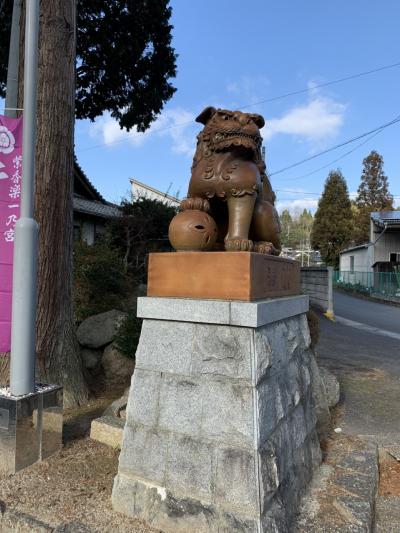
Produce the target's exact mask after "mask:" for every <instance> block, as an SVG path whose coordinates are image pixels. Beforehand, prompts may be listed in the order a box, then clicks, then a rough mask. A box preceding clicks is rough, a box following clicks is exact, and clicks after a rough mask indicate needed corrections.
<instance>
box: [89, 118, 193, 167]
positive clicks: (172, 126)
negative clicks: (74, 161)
mask: <svg viewBox="0 0 400 533" xmlns="http://www.w3.org/2000/svg"><path fill="white" fill-rule="evenodd" d="M194 119H195V115H194V114H193V113H191V112H190V111H187V110H186V109H182V108H175V109H167V110H165V111H164V112H163V113H161V115H160V116H159V117H158V118H157V120H156V121H155V122H154V123H153V124H152V125H151V126H150V128H149V129H148V130H147V131H145V132H144V133H142V132H138V131H137V129H132V130H131V131H130V132H127V131H125V130H121V128H120V127H119V125H118V122H117V121H116V120H115V119H113V118H112V117H111V116H110V114H109V113H105V114H104V115H103V116H102V117H100V118H99V119H97V120H96V122H95V123H93V124H91V125H90V129H89V134H90V135H91V137H95V138H99V137H100V138H101V139H102V141H103V142H104V144H105V145H106V146H108V147H113V146H118V144H119V143H121V142H127V143H130V144H131V145H132V146H134V147H139V146H142V145H143V144H144V143H145V142H147V141H148V140H150V139H151V138H152V136H153V135H158V136H162V137H168V138H169V139H170V141H171V149H172V151H174V152H175V153H178V154H184V155H187V156H189V157H192V156H193V153H194V149H195V133H194V132H193V131H192V130H193V126H194Z"/></svg>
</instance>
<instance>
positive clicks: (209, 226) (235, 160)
mask: <svg viewBox="0 0 400 533" xmlns="http://www.w3.org/2000/svg"><path fill="white" fill-rule="evenodd" d="M196 121H197V122H200V123H201V124H204V128H203V130H202V131H201V132H200V133H199V135H198V137H197V139H198V143H197V149H196V153H195V155H194V159H193V165H192V177H191V179H190V183H189V191H188V197H187V198H186V199H185V200H183V201H182V203H181V211H182V212H181V213H179V214H178V215H177V216H176V217H175V218H174V219H173V220H172V222H171V226H170V231H169V236H170V240H171V243H172V245H173V246H174V248H176V249H177V250H178V251H179V250H223V249H225V250H227V251H255V252H261V253H266V254H274V255H279V252H280V240H279V231H280V229H279V219H278V215H277V212H276V209H275V207H274V201H275V194H274V192H273V190H272V188H271V184H270V182H269V179H268V177H267V175H266V174H265V164H264V161H263V160H262V157H261V142H262V138H261V135H260V128H262V127H263V126H264V119H263V117H262V116H261V115H257V114H254V113H242V112H241V111H227V110H225V109H215V108H214V107H207V108H206V109H204V111H203V112H202V113H200V115H199V116H198V117H197V119H196Z"/></svg>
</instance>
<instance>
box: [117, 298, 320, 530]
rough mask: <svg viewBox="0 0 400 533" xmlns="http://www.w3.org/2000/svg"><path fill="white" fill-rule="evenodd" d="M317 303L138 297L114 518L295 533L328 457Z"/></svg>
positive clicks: (164, 525)
mask: <svg viewBox="0 0 400 533" xmlns="http://www.w3.org/2000/svg"><path fill="white" fill-rule="evenodd" d="M307 310H308V296H293V297H287V298H279V299H276V300H264V301H258V302H233V301H213V300H188V299H178V298H149V297H145V298H139V300H138V315H139V316H141V317H143V318H144V321H143V327H142V332H141V337H140V342H139V346H138V349H137V353H136V368H135V372H134V374H133V377H132V385H131V389H130V394H129V402H128V408H127V422H126V425H125V429H124V435H123V446H122V451H121V455H120V461H119V469H118V474H117V476H116V478H115V482H114V488H113V494H112V502H113V506H114V509H115V510H117V511H120V512H122V513H125V514H126V515H129V516H137V517H140V518H142V519H144V520H146V521H147V522H148V523H149V524H151V525H152V526H154V527H156V528H159V529H161V530H163V531H165V532H174V533H178V532H185V533H187V532H196V533H201V532H236V531H240V532H268V533H270V532H289V531H290V528H291V520H292V517H293V515H294V513H295V512H296V508H297V505H298V503H299V500H300V498H301V496H302V495H303V494H304V490H305V488H306V486H307V484H308V483H309V481H310V479H311V477H312V473H313V470H314V469H315V468H316V467H317V466H318V465H319V463H320V459H321V452H320V448H319V442H318V438H317V434H316V429H315V425H316V419H315V413H314V404H313V398H312V391H311V387H310V385H311V383H310V381H311V377H310V364H311V360H310V355H311V354H310V348H309V345H310V337H309V330H308V325H307V320H306V312H307Z"/></svg>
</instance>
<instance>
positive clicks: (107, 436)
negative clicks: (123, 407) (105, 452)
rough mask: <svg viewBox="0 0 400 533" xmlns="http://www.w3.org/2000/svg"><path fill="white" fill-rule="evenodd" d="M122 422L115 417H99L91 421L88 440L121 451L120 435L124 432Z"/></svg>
mask: <svg viewBox="0 0 400 533" xmlns="http://www.w3.org/2000/svg"><path fill="white" fill-rule="evenodd" d="M124 425H125V423H124V420H122V419H121V418H116V417H115V416H101V417H100V418H96V419H95V420H93V421H92V424H91V426H90V438H91V439H93V440H97V442H102V443H103V444H107V446H111V447H112V448H119V449H121V446H122V434H123V432H124Z"/></svg>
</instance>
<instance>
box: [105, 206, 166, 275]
mask: <svg viewBox="0 0 400 533" xmlns="http://www.w3.org/2000/svg"><path fill="white" fill-rule="evenodd" d="M121 207H122V213H123V216H122V217H120V218H118V219H115V220H113V222H112V223H111V225H110V228H109V232H110V238H111V240H112V243H113V245H114V246H115V247H116V248H117V249H118V250H119V253H120V255H121V257H122V258H123V263H124V269H125V272H126V273H127V274H129V275H130V276H131V277H132V279H133V281H134V282H135V283H136V284H139V283H145V282H146V277H147V255H148V253H149V252H152V251H162V250H168V251H170V250H171V247H170V244H169V241H168V227H169V223H170V222H171V220H172V218H173V217H174V216H175V214H176V209H175V208H174V207H171V206H169V205H166V204H164V203H163V202H160V201H158V200H152V199H149V198H139V199H138V200H131V201H128V200H124V201H123V202H122V204H121Z"/></svg>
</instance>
